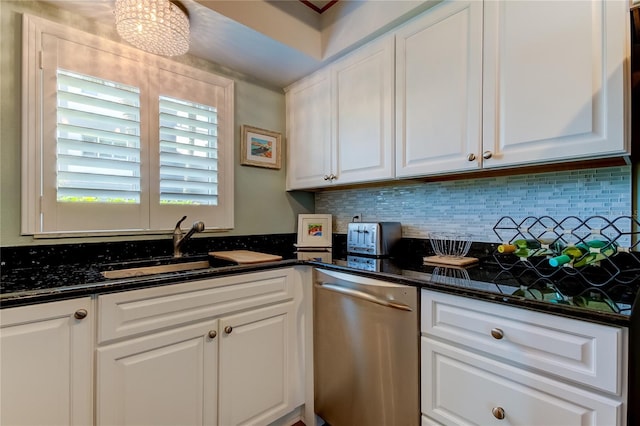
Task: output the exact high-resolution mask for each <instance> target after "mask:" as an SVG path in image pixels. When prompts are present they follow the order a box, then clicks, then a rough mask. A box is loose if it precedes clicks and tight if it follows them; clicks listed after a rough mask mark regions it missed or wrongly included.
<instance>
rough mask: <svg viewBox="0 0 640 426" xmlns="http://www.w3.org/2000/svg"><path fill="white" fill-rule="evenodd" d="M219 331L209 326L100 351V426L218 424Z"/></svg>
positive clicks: (136, 340)
mask: <svg viewBox="0 0 640 426" xmlns="http://www.w3.org/2000/svg"><path fill="white" fill-rule="evenodd" d="M217 328H218V321H217V320H215V321H209V322H206V323H199V324H195V325H191V326H188V327H182V328H178V329H174V330H170V331H166V332H162V333H156V334H151V335H148V336H144V337H141V338H138V339H131V340H126V341H123V342H120V343H115V344H112V345H109V346H104V347H101V348H99V349H98V356H97V363H98V365H97V375H96V379H97V398H96V401H97V413H96V420H97V424H98V425H105V426H107V425H122V426H125V425H131V426H134V425H136V426H137V425H167V426H169V425H215V424H217V423H216V422H217V419H216V410H217V361H218V355H217V353H218V340H219V337H218V336H216V335H217V334H218V331H217ZM210 333H212V334H210ZM213 333H215V335H214V334H213Z"/></svg>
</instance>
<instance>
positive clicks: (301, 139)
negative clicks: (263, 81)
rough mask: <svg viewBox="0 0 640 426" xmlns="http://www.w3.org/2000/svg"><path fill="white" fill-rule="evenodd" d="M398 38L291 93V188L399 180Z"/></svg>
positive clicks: (353, 55) (343, 61)
mask: <svg viewBox="0 0 640 426" xmlns="http://www.w3.org/2000/svg"><path fill="white" fill-rule="evenodd" d="M393 52H394V45H393V38H392V37H386V38H383V39H381V40H378V41H376V42H374V43H371V44H368V45H366V46H364V47H362V48H360V49H358V50H357V51H355V52H353V53H351V54H349V55H347V56H346V57H344V58H342V59H340V60H339V61H337V62H335V63H333V64H332V65H330V66H328V67H327V68H324V69H322V70H321V71H319V72H317V73H316V74H313V75H312V76H310V77H308V78H306V79H304V80H301V81H300V82H297V83H295V84H294V85H292V86H291V87H289V88H288V90H287V95H286V97H287V100H286V101H287V121H288V123H287V131H288V136H287V143H288V165H289V166H288V167H289V169H288V170H287V189H290V190H291V189H303V188H315V187H323V186H328V185H332V184H348V183H358V182H369V181H376V180H384V179H391V178H393V176H394V160H393V158H394V143H393V140H394V125H393V114H394V112H393V111H394V109H393V90H394V72H393V67H394V65H393Z"/></svg>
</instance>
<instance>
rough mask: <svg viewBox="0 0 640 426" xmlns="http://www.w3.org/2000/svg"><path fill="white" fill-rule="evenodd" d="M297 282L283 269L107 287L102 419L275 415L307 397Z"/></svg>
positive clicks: (100, 372)
mask: <svg viewBox="0 0 640 426" xmlns="http://www.w3.org/2000/svg"><path fill="white" fill-rule="evenodd" d="M296 287H300V285H299V283H298V282H297V280H296V275H295V274H294V270H293V269H284V270H271V271H265V272H262V273H254V274H244V275H238V276H231V277H224V278H217V279H210V280H202V281H195V282H190V283H184V284H176V285H171V286H166V287H156V288H152V289H143V290H135V291H130V292H123V293H117V294H113V295H105V296H100V297H99V306H100V308H101V309H102V310H101V312H100V314H101V316H100V319H103V320H105V321H106V322H108V323H105V324H100V327H99V330H101V334H100V336H101V338H102V339H104V344H102V345H100V346H99V347H98V349H97V375H96V389H97V391H96V392H97V393H96V403H97V407H96V420H97V424H98V425H105V426H106V425H116V424H117V425H132V426H133V425H136V426H137V425H177V424H180V425H187V424H188V425H221V426H232V425H241V424H251V425H267V424H269V423H271V422H273V421H275V420H278V419H279V418H281V417H282V416H284V415H286V414H288V413H289V412H291V411H292V410H294V409H295V408H296V407H299V406H301V405H302V404H304V402H305V397H304V386H303V384H302V382H303V380H304V374H303V371H302V369H303V365H302V363H301V362H300V359H301V354H302V350H303V349H302V347H303V342H302V341H301V339H300V336H301V334H300V333H297V331H296V330H297V329H296V327H297V325H298V324H297V322H296V321H297V319H296V318H297V317H299V316H300V315H301V313H300V309H302V303H301V293H300V292H299V291H297V290H296ZM298 290H299V289H298ZM169 319H170V320H171V321H168V320H169ZM153 324H155V325H156V327H157V328H156V329H154V328H153ZM113 336H120V337H115V338H113Z"/></svg>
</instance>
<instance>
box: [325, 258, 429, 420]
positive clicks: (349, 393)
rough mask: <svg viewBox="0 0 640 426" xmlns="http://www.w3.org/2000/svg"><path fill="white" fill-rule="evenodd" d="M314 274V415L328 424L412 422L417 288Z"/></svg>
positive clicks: (416, 411) (416, 412)
mask: <svg viewBox="0 0 640 426" xmlns="http://www.w3.org/2000/svg"><path fill="white" fill-rule="evenodd" d="M314 274H315V276H314V290H313V293H314V294H313V296H314V299H313V304H314V323H313V324H314V326H313V327H314V330H313V337H314V343H313V344H314V387H315V396H314V402H315V412H316V414H317V415H318V416H320V417H321V418H322V419H323V420H324V421H325V422H327V423H328V424H329V425H331V426H355V425H359V426H404V425H412V426H414V425H419V424H420V394H419V392H420V391H419V340H420V335H419V324H418V322H419V315H418V312H419V309H418V290H417V288H416V287H411V286H405V285H401V284H393V283H387V282H384V281H380V280H376V279H371V278H366V277H360V276H355V275H351V274H344V273H341V272H335V271H329V270H316V271H315V272H314Z"/></svg>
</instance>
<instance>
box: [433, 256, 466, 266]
mask: <svg viewBox="0 0 640 426" xmlns="http://www.w3.org/2000/svg"><path fill="white" fill-rule="evenodd" d="M423 260H424V263H428V264H430V265H451V266H467V265H471V264H474V263H476V262H477V261H478V259H477V258H475V257H446V256H426V257H425V258H424V259H423Z"/></svg>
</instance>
